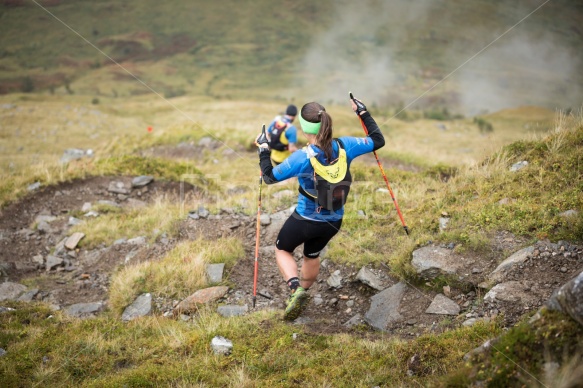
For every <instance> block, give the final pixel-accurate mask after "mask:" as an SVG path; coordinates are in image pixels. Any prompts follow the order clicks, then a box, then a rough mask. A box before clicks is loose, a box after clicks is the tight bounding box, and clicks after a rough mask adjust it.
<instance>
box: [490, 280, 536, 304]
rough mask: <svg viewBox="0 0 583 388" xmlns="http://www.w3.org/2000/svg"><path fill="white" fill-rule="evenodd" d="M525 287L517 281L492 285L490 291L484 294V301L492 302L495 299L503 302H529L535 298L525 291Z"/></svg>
mask: <svg viewBox="0 0 583 388" xmlns="http://www.w3.org/2000/svg"><path fill="white" fill-rule="evenodd" d="M525 289H526V287H525V286H524V285H523V284H522V283H520V282H517V281H514V280H512V281H509V282H505V283H500V284H497V285H495V286H494V287H492V289H491V290H490V291H488V292H487V293H486V295H484V301H485V302H489V303H493V302H495V301H496V300H499V301H503V302H523V303H530V302H533V301H534V300H535V297H534V296H533V295H532V294H530V293H527V292H525Z"/></svg>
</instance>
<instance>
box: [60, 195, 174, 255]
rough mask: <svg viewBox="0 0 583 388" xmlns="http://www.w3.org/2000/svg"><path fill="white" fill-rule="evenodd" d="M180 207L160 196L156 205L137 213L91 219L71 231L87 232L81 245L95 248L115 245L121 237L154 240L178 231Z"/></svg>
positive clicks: (127, 211)
mask: <svg viewBox="0 0 583 388" xmlns="http://www.w3.org/2000/svg"><path fill="white" fill-rule="evenodd" d="M179 216H180V205H179V204H178V203H176V201H173V200H170V199H168V198H167V197H166V196H160V197H157V198H156V199H155V201H154V204H153V205H151V206H148V207H145V208H140V209H134V210H121V209H119V210H116V211H115V212H108V213H106V214H102V215H100V216H99V217H96V218H91V219H88V220H86V221H85V222H83V223H82V224H79V225H75V226H74V227H73V228H71V233H74V232H83V233H85V235H86V237H85V238H84V239H83V240H82V243H81V244H80V245H81V246H83V247H84V248H87V249H92V248H95V247H97V246H98V245H100V244H104V245H111V244H112V243H113V242H114V241H115V240H118V239H120V238H123V237H125V238H134V237H138V236H145V237H147V239H148V240H149V241H154V240H155V239H156V238H157V237H158V236H160V235H162V234H164V233H166V234H168V235H170V236H173V235H174V234H175V233H176V232H177V226H178V222H179Z"/></svg>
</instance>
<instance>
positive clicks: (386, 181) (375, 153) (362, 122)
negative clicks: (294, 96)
mask: <svg viewBox="0 0 583 388" xmlns="http://www.w3.org/2000/svg"><path fill="white" fill-rule="evenodd" d="M350 99H351V100H353V101H354V96H353V95H352V92H350ZM358 119H359V120H360V125H362V129H364V133H365V134H366V135H368V129H366V125H364V121H363V120H362V118H361V117H360V115H359V116H358ZM373 153H374V157H375V158H376V160H377V164H378V165H379V169H380V170H381V174H382V175H383V179H384V180H385V183H386V184H387V189H389V193H391V198H392V199H393V203H394V204H395V208H396V209H397V214H398V215H399V218H400V219H401V224H403V229H405V233H407V236H408V235H409V228H408V227H407V224H405V220H404V219H403V214H402V213H401V209H399V204H397V199H396V198H395V194H393V190H392V189H391V185H389V180H388V179H387V175H386V174H385V170H384V169H383V165H382V164H381V160H380V159H379V156H378V155H377V152H376V151H373Z"/></svg>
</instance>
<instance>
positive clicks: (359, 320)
mask: <svg viewBox="0 0 583 388" xmlns="http://www.w3.org/2000/svg"><path fill="white" fill-rule="evenodd" d="M362 323H364V321H363V319H362V317H361V316H360V314H356V315H355V316H353V317H352V318H350V319H349V320H348V321H346V322H344V323H343V324H342V325H343V326H345V327H353V326H356V325H360V324H362Z"/></svg>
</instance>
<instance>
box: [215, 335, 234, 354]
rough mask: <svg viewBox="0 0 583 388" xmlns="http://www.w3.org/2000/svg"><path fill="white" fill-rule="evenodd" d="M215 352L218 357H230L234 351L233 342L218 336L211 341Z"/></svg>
mask: <svg viewBox="0 0 583 388" xmlns="http://www.w3.org/2000/svg"><path fill="white" fill-rule="evenodd" d="M211 348H212V349H213V352H214V353H215V354H218V355H225V356H227V355H229V354H231V351H232V350H233V342H231V341H230V340H228V339H226V338H225V337H220V336H216V337H214V338H213V339H212V341H211Z"/></svg>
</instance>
